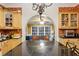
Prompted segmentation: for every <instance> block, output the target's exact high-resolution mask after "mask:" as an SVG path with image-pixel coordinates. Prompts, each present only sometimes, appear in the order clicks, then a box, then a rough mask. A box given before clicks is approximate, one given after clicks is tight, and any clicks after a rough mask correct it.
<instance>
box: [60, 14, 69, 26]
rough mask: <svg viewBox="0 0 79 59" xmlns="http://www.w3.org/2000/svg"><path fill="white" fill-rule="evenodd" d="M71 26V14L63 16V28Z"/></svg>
mask: <svg viewBox="0 0 79 59" xmlns="http://www.w3.org/2000/svg"><path fill="white" fill-rule="evenodd" d="M68 26H69V14H61V27H68Z"/></svg>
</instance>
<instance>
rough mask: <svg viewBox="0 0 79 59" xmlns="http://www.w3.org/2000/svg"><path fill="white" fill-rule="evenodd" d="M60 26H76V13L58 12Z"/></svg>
mask: <svg viewBox="0 0 79 59" xmlns="http://www.w3.org/2000/svg"><path fill="white" fill-rule="evenodd" d="M59 22H60V25H59V27H60V28H70V29H72V28H73V29H74V28H78V15H77V13H74V12H73V13H60V21H59Z"/></svg>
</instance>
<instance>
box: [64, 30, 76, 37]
mask: <svg viewBox="0 0 79 59" xmlns="http://www.w3.org/2000/svg"><path fill="white" fill-rule="evenodd" d="M65 37H75V33H74V31H69V30H67V31H65Z"/></svg>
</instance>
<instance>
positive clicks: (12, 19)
mask: <svg viewBox="0 0 79 59" xmlns="http://www.w3.org/2000/svg"><path fill="white" fill-rule="evenodd" d="M21 25H22V9H21V8H20V7H4V6H2V5H0V28H2V29H5V28H9V29H10V28H11V29H21V28H22V26H21Z"/></svg>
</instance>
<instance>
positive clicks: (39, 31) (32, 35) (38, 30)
mask: <svg viewBox="0 0 79 59" xmlns="http://www.w3.org/2000/svg"><path fill="white" fill-rule="evenodd" d="M54 30H55V29H54V23H53V21H52V19H51V18H49V17H48V16H46V15H42V20H40V16H39V15H35V16H33V17H32V18H30V20H29V21H28V23H27V27H26V32H27V35H26V40H31V41H33V40H48V41H52V40H54V35H55V33H54V32H55V31H54Z"/></svg>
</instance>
